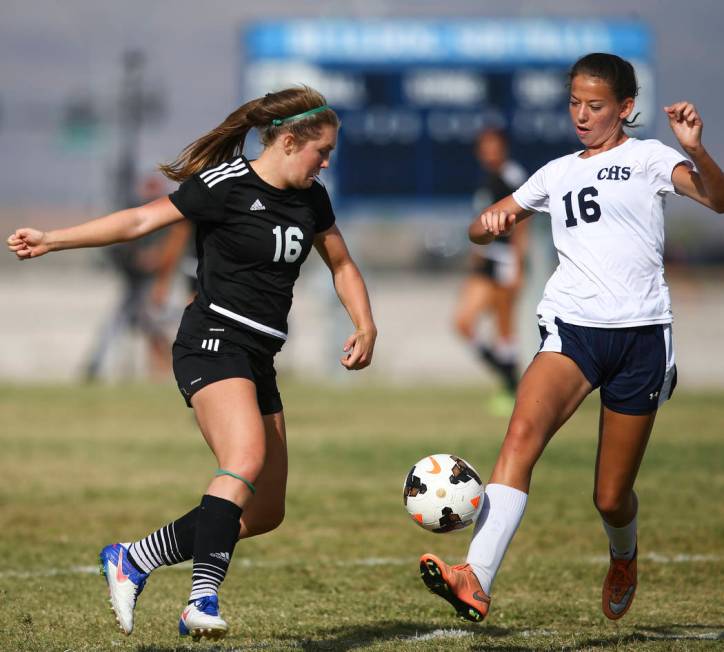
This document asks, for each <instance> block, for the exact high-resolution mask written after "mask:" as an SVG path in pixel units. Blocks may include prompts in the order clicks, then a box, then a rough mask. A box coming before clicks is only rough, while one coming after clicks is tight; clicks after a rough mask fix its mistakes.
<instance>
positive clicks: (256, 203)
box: [249, 199, 266, 211]
mask: <svg viewBox="0 0 724 652" xmlns="http://www.w3.org/2000/svg"><path fill="white" fill-rule="evenodd" d="M249 210H250V211H265V210H266V206H264V204H262V203H261V200H260V199H256V200H255V201H254V203H253V204H252V205H251V206H250V207H249Z"/></svg>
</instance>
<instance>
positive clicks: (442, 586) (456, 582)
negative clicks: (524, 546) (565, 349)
mask: <svg viewBox="0 0 724 652" xmlns="http://www.w3.org/2000/svg"><path fill="white" fill-rule="evenodd" d="M590 391H591V384H590V383H589V382H588V380H586V377H585V376H584V375H583V373H582V372H581V371H580V369H579V368H578V366H577V365H576V363H575V362H573V360H571V359H570V358H568V357H566V356H564V355H561V354H559V353H552V352H542V353H539V354H538V355H537V356H536V357H535V358H534V360H533V362H532V363H531V365H530V366H529V367H528V370H527V371H526V372H525V374H524V375H523V378H522V379H521V383H520V386H519V388H518V395H517V398H516V404H515V408H514V410H513V415H512V417H511V419H510V424H509V426H508V431H507V433H506V435H505V440H504V441H503V446H502V448H501V450H500V453H499V455H498V460H497V462H496V464H495V468H494V469H493V473H492V476H491V478H490V482H489V483H488V485H487V487H486V489H485V498H484V503H483V508H482V510H481V513H480V516H479V517H478V520H477V522H476V523H475V530H474V532H473V539H472V541H471V543H470V548H469V550H468V556H467V563H466V564H463V565H461V566H448V565H447V564H445V563H444V562H442V561H441V560H439V559H438V558H437V557H434V556H433V555H423V556H422V558H421V559H420V572H421V574H422V578H423V581H424V582H425V584H426V585H427V586H428V588H429V589H430V590H432V591H433V592H434V593H437V594H438V595H440V596H441V597H443V598H445V599H446V600H448V602H450V603H451V604H452V605H453V606H454V607H455V609H456V610H457V612H458V615H459V616H461V617H462V618H465V619H467V620H472V621H480V620H482V619H483V618H484V617H485V615H486V614H487V612H488V608H489V604H490V597H489V596H490V591H491V588H492V584H493V580H494V579H495V575H496V573H497V571H498V568H499V566H500V564H501V562H502V560H503V556H504V555H505V551H506V550H507V548H508V545H509V543H510V541H511V539H512V537H513V534H514V533H515V530H516V529H517V527H518V524H519V523H520V520H521V519H522V517H523V512H524V510H525V504H526V501H527V497H528V489H529V486H530V479H531V475H532V472H533V467H534V465H535V463H536V461H537V460H538V458H539V457H540V455H541V453H542V452H543V450H544V448H545V446H546V444H547V443H548V441H550V439H551V437H552V436H553V435H554V434H555V432H556V431H557V430H558V429H559V428H560V427H561V426H562V425H563V424H564V423H565V422H566V420H567V419H568V418H569V417H570V416H571V414H573V412H574V411H575V410H576V408H577V407H578V406H579V405H580V403H581V402H582V401H583V399H584V398H585V397H586V395H587V394H588V393H589V392H590Z"/></svg>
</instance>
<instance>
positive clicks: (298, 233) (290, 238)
mask: <svg viewBox="0 0 724 652" xmlns="http://www.w3.org/2000/svg"><path fill="white" fill-rule="evenodd" d="M272 233H273V234H274V238H275V240H276V248H275V249H274V258H273V259H272V260H273V261H274V262H275V263H278V262H279V261H280V260H281V257H282V249H284V260H285V261H286V262H288V263H293V262H294V261H295V260H296V259H297V258H299V255H300V254H301V253H302V245H301V240H303V239H304V234H303V233H302V230H301V229H300V228H299V227H298V226H289V227H287V229H286V231H285V232H284V239H283V240H282V227H281V226H275V227H274V228H273V229H272Z"/></svg>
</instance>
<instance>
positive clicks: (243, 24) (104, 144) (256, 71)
mask: <svg viewBox="0 0 724 652" xmlns="http://www.w3.org/2000/svg"><path fill="white" fill-rule="evenodd" d="M319 16H323V17H324V18H319ZM0 17H1V18H2V19H1V20H0V70H1V71H2V80H3V83H2V86H1V87H0V160H1V161H2V175H0V226H2V228H3V229H4V232H8V233H9V232H10V231H11V230H12V229H14V228H16V227H17V226H21V225H34V226H38V227H40V228H45V227H47V228H51V227H56V226H64V225H68V224H71V223H75V222H78V221H80V220H83V219H87V218H91V217H94V216H97V215H99V214H102V213H104V212H108V211H110V210H113V209H117V208H119V207H123V206H126V205H130V204H132V203H134V201H135V200H136V197H137V196H138V194H137V188H138V183H139V181H140V180H141V179H142V177H143V176H144V175H147V174H148V172H149V171H151V170H153V168H154V167H155V165H157V164H158V163H159V162H163V161H168V160H171V159H172V158H174V157H175V156H176V154H177V153H178V152H179V151H180V150H181V149H182V148H183V147H184V146H185V145H187V144H188V143H189V142H191V141H192V140H194V139H195V138H196V137H198V136H199V135H201V134H202V133H205V132H206V131H207V130H209V129H210V128H212V127H213V126H215V125H216V124H218V123H219V122H220V121H221V120H222V119H223V118H224V117H225V116H226V115H227V114H228V113H229V112H231V111H232V110H233V109H234V108H235V107H236V106H238V105H239V104H240V103H242V102H244V101H246V100H248V99H251V98H253V97H257V96H259V95H263V94H264V93H265V92H268V91H270V90H275V89H278V88H281V87H285V86H288V85H291V84H296V83H306V84H309V85H311V86H313V87H315V88H317V89H318V90H320V91H321V92H322V93H324V94H325V95H326V96H327V98H328V100H329V102H330V103H331V104H332V105H333V106H334V108H335V109H336V110H337V111H338V112H339V114H340V116H341V118H342V124H343V126H342V130H341V132H340V140H339V147H338V150H337V152H336V153H335V155H334V157H333V163H332V169H331V170H330V171H329V172H328V173H325V178H324V180H325V183H326V184H327V186H328V188H329V190H330V192H331V194H332V196H333V200H334V205H335V209H336V212H337V215H338V218H339V223H340V225H341V228H342V230H343V232H344V234H345V236H346V238H347V239H348V241H349V244H350V247H351V249H352V251H353V254H354V255H355V257H356V259H357V261H358V262H359V264H360V266H361V267H362V268H363V271H364V272H365V274H366V277H367V279H368V282H369V285H370V291H371V294H372V300H373V308H374V311H375V315H376V318H377V321H378V326H379V329H380V337H379V345H378V348H377V352H376V360H375V365H374V367H373V369H371V370H370V372H369V373H368V374H366V376H367V377H368V378H369V379H370V381H373V382H374V381H375V380H379V379H384V380H386V381H400V382H407V381H415V382H420V381H426V380H428V381H440V380H451V381H453V380H454V381H458V380H471V381H475V380H479V381H480V382H481V383H483V382H487V381H489V380H490V378H489V377H488V376H487V375H486V372H485V371H484V370H483V369H481V368H480V366H479V365H478V363H477V361H476V360H475V359H474V357H473V356H471V355H470V353H469V352H468V351H467V350H466V348H465V345H464V343H463V342H461V341H459V340H458V339H457V338H456V336H455V334H454V331H453V328H452V316H453V307H454V304H455V300H456V294H457V292H458V289H459V285H460V280H461V278H462V274H463V265H464V261H465V258H466V253H467V250H468V249H467V243H466V236H465V232H466V227H467V224H468V223H469V221H470V219H471V217H472V195H473V192H474V191H475V189H476V187H477V185H478V184H479V182H480V171H479V169H478V165H477V162H476V159H475V155H474V151H473V143H474V140H475V136H476V134H477V133H478V132H479V131H480V130H481V129H482V128H485V127H491V126H494V127H501V128H503V129H505V130H506V131H507V133H508V134H509V136H510V138H511V150H512V151H511V154H512V155H513V157H514V158H515V159H516V160H517V161H519V162H521V163H522V164H523V165H524V166H525V167H526V168H527V169H528V171H529V172H533V171H535V169H537V168H538V167H539V166H540V165H541V164H543V163H544V162H545V161H547V160H549V159H550V158H553V157H555V156H559V155H561V154H564V153H568V152H570V151H573V150H575V149H577V148H578V147H577V141H576V139H575V135H574V134H573V131H572V129H571V127H570V124H569V118H568V115H567V108H566V103H567V95H566V92H565V82H566V70H567V69H568V67H569V66H570V64H571V63H572V62H573V61H574V60H575V59H576V58H577V57H578V56H580V55H582V54H585V53H587V52H591V51H610V52H615V53H617V54H620V55H621V56H623V57H625V58H627V59H629V60H631V61H632V62H633V63H634V64H635V66H636V69H637V73H638V75H639V82H640V85H641V96H640V97H639V99H638V102H637V111H640V112H641V117H640V119H639V121H640V122H641V123H642V126H641V128H640V129H639V130H638V131H637V132H636V133H635V135H636V136H638V137H639V138H647V137H653V138H658V139H660V140H662V141H663V142H665V143H667V144H670V145H674V146H675V139H674V137H673V135H672V134H671V133H670V131H669V129H668V126H667V123H666V120H665V118H664V115H663V112H662V110H661V107H662V106H663V105H664V104H666V103H670V102H672V101H676V100H679V99H689V100H692V101H694V102H695V103H696V104H697V105H698V106H699V108H700V110H701V112H702V114H703V117H704V121H705V131H704V139H705V144H706V145H707V147H708V148H709V149H710V151H711V153H712V154H713V155H714V157H715V158H717V159H718V160H719V161H720V162H721V161H722V160H724V128H722V127H723V126H724V123H723V120H724V118H722V111H721V106H722V104H723V100H724V87H723V86H722V84H721V80H722V77H721V75H722V73H721V61H722V59H724V45H722V41H721V36H720V31H721V26H722V24H724V4H722V3H721V2H718V1H717V0H701V1H698V2H695V3H690V4H681V3H677V2H674V1H673V0H670V1H664V0H660V1H651V2H644V3H642V4H641V6H640V7H639V8H638V9H637V10H636V11H633V10H632V6H631V4H630V3H629V2H624V1H623V0H609V1H608V2H606V3H601V2H592V1H589V0H577V1H576V2H573V1H569V0H558V1H552V0H551V1H547V0H541V1H538V2H530V1H523V0H509V1H508V2H506V3H505V4H504V5H502V4H500V3H490V2H469V1H463V0H449V1H448V2H446V3H445V4H444V7H443V6H441V5H440V3H438V2H429V1H426V0H422V1H420V0H417V1H414V2H413V1H407V0H401V1H398V2H394V3H389V2H388V3H376V2H370V1H369V0H368V1H366V2H347V3H344V4H342V5H340V3H332V2H326V1H319V2H305V3H294V4H291V3H289V2H288V1H281V0H268V1H267V2H265V3H263V4H261V5H252V4H250V3H230V2H220V1H218V0H209V1H207V2H204V3H194V2H187V1H185V0H184V1H181V2H168V1H166V0H164V1H158V2H140V1H139V0H128V1H127V2H124V3H92V2H89V1H88V0H75V1H72V0H71V1H69V2H65V3H62V4H57V3H52V2H48V1H47V0H38V1H36V2H32V3H21V2H6V3H4V5H3V7H2V8H0ZM246 151H247V153H248V155H250V156H254V154H255V153H256V152H258V145H257V143H256V139H255V135H254V134H252V135H251V136H250V137H249V139H248V140H247V148H246ZM667 229H668V234H667V237H668V249H667V258H668V259H669V280H670V283H671V286H672V293H673V297H674V311H675V318H676V322H675V327H674V329H675V334H676V338H677V353H678V358H679V361H680V373H681V382H682V385H689V386H718V387H722V386H724V371H722V369H721V366H717V365H715V364H711V361H712V351H711V349H710V348H709V347H710V344H709V343H710V342H713V343H716V342H721V341H722V339H724V337H723V336H724V326H723V325H722V323H724V322H723V320H722V317H724V310H723V309H722V306H723V305H724V282H722V279H723V278H724V277H723V276H722V271H723V270H724V220H722V219H721V217H720V216H717V215H715V214H713V213H710V212H708V211H706V210H704V209H702V208H699V207H697V206H694V205H693V204H692V203H691V202H688V201H687V202H684V201H683V200H680V199H676V198H675V199H673V200H672V201H671V202H670V205H669V207H668V222H667ZM531 235H532V242H533V246H532V247H531V251H530V261H529V267H528V278H527V283H526V285H525V290H524V293H523V299H522V301H521V302H520V305H519V316H520V318H519V324H520V334H519V338H520V341H521V344H522V346H523V348H524V350H525V352H526V353H525V354H524V356H523V357H524V358H526V357H530V355H531V354H532V353H533V352H534V351H535V348H536V346H537V327H536V323H535V312H534V309H535V305H536V303H537V301H538V299H539V297H540V294H541V291H542V287H543V284H544V282H545V280H546V279H547V277H548V276H549V274H550V272H551V271H552V268H553V266H554V257H553V252H552V251H551V245H550V236H549V226H548V224H547V216H537V217H536V218H535V220H534V223H533V225H532V234H531ZM179 277H180V275H179ZM124 287H125V286H124V279H123V277H122V275H119V274H118V269H117V265H116V266H115V267H114V265H113V263H112V261H111V260H109V257H108V256H107V255H105V254H103V253H102V252H98V251H79V252H73V253H65V254H63V255H62V256H48V257H46V258H42V259H40V260H38V261H33V262H29V263H25V264H23V265H22V266H18V265H17V263H16V262H15V261H14V260H13V258H12V257H11V256H10V255H7V254H6V255H5V256H2V257H0V291H1V292H2V298H3V300H2V318H1V319H0V335H1V337H0V380H2V381H27V380H32V381H38V380H72V379H77V378H80V377H82V376H83V373H84V369H85V371H87V369H88V365H89V364H90V363H89V359H95V358H94V351H96V352H97V347H98V344H97V342H98V341H99V333H100V334H101V335H100V337H101V340H102V338H103V336H104V335H103V333H106V332H107V328H108V319H109V316H112V315H113V314H114V312H113V311H114V309H116V308H117V306H118V304H119V301H120V297H123V296H124V294H123V293H124ZM187 296H188V292H187V286H186V285H185V283H184V282H183V281H182V280H181V279H180V278H179V279H178V280H177V283H176V286H175V290H174V291H172V292H171V294H170V302H169V304H168V306H165V307H163V308H162V307H159V306H156V308H158V311H160V312H162V313H163V315H162V316H161V317H159V316H158V314H157V315H156V318H155V319H154V324H155V325H156V327H158V325H159V324H161V325H162V326H163V328H166V329H167V331H168V333H169V336H170V337H172V336H173V331H174V326H175V324H174V321H175V318H177V317H178V316H179V315H180V311H181V309H182V307H183V305H184V302H185V301H186V299H187ZM158 311H157V312H158ZM104 324H105V326H106V330H103V328H104ZM131 325H132V324H131ZM485 327H486V324H485V323H482V324H481V329H483V330H484V329H485ZM140 329H142V326H141V327H140ZM140 329H139V328H136V329H135V330H134V329H133V328H130V329H126V332H123V330H122V329H119V332H118V333H115V332H114V333H113V338H115V339H113V338H111V340H109V341H108V342H107V344H108V347H107V348H108V349H109V351H108V354H109V355H108V358H109V359H108V360H107V362H105V363H104V366H103V368H102V369H101V368H100V363H99V366H98V368H97V369H95V371H94V374H93V375H94V377H102V378H110V379H114V378H124V377H125V378H139V377H144V376H145V375H146V374H147V373H148V372H149V368H150V365H151V364H152V361H149V356H148V352H147V348H146V346H145V344H144V338H145V336H144V334H143V332H142V330H140ZM290 329H291V335H292V336H291V338H290V341H289V343H288V344H287V346H286V347H285V350H284V351H283V352H282V353H281V354H280V356H279V358H278V360H279V367H280V369H281V370H284V371H287V372H289V373H300V374H304V375H307V376H311V377H316V378H321V377H324V376H325V375H328V374H330V373H333V374H335V375H336V374H340V377H343V374H342V373H341V371H340V370H339V369H338V363H337V357H338V355H339V354H340V353H341V351H340V348H341V345H342V343H343V341H344V338H345V337H346V335H347V333H348V330H349V324H348V321H347V318H346V315H345V314H344V312H343V310H342V309H341V308H340V307H339V306H338V304H337V301H336V298H335V297H334V294H333V289H332V287H331V283H330V280H329V274H328V272H327V271H326V270H325V269H323V267H322V266H321V265H320V264H319V262H318V261H312V259H311V258H310V262H308V263H307V265H306V267H305V269H304V270H303V273H302V278H301V279H300V282H299V286H298V290H297V299H296V302H295V305H294V308H293V311H292V316H291V322H290ZM718 356H719V358H721V352H720V351H719V353H718ZM95 357H96V358H97V357H98V356H95ZM157 375H158V374H157ZM169 378H170V377H169Z"/></svg>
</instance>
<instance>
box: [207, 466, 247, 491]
mask: <svg viewBox="0 0 724 652" xmlns="http://www.w3.org/2000/svg"><path fill="white" fill-rule="evenodd" d="M216 475H217V476H220V475H230V476H231V477H232V478H236V479H237V480H241V481H242V482H243V483H244V484H245V485H246V486H247V487H249V491H251V493H252V494H255V493H256V487H254V485H253V484H251V482H249V481H248V480H247V479H246V478H244V477H242V476H240V475H237V474H236V473H232V472H231V471H227V470H226V469H218V470H217V471H216Z"/></svg>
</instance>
